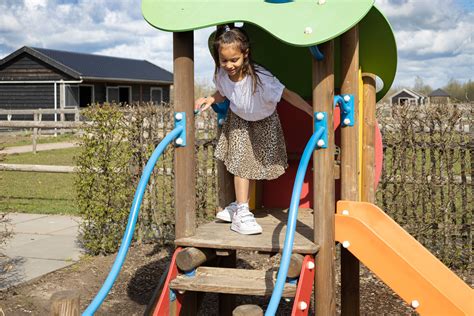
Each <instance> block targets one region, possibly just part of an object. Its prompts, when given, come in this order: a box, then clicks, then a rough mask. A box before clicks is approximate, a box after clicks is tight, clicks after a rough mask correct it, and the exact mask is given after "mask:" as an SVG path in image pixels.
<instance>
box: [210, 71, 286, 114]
mask: <svg viewBox="0 0 474 316" xmlns="http://www.w3.org/2000/svg"><path fill="white" fill-rule="evenodd" d="M255 70H256V74H257V76H258V77H259V78H260V81H261V85H260V84H257V88H256V91H255V93H253V82H252V77H250V76H246V77H245V78H244V79H242V80H240V81H237V82H233V81H232V80H230V78H229V76H228V74H227V73H226V71H225V70H224V69H222V68H219V71H218V72H217V74H216V75H215V76H214V84H215V85H216V89H217V91H219V93H220V94H221V95H222V96H225V97H226V98H227V99H229V101H230V109H231V110H232V112H234V113H235V114H237V115H238V116H240V117H241V118H243V119H244V120H247V121H259V120H263V119H264V118H266V117H269V116H270V115H272V114H273V112H275V109H276V106H277V103H278V102H279V101H280V100H281V96H282V94H283V89H284V88H285V86H284V85H283V84H282V83H281V82H280V81H279V80H278V79H277V78H276V77H275V76H273V75H272V74H271V73H270V72H269V71H268V70H266V69H265V68H263V67H261V66H255Z"/></svg>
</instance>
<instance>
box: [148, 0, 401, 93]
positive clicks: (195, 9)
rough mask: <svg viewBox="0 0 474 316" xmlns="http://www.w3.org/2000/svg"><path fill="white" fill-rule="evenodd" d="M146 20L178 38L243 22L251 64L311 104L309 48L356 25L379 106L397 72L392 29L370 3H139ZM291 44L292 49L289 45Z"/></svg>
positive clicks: (150, 0) (176, 0)
mask: <svg viewBox="0 0 474 316" xmlns="http://www.w3.org/2000/svg"><path fill="white" fill-rule="evenodd" d="M142 11H143V16H144V17H145V19H146V20H147V21H148V22H149V23H150V24H151V25H153V26H155V27H156V28H159V29H162V30H166V31H171V32H181V31H189V30H195V29H199V28H204V27H208V26H213V25H220V24H225V23H232V22H237V21H239V22H246V23H244V28H245V29H246V31H247V33H248V34H249V37H250V40H251V42H252V43H251V44H252V55H253V58H254V60H255V61H256V62H257V63H259V64H262V65H263V66H265V67H266V68H268V69H269V70H270V71H272V73H274V74H275V75H276V76H277V77H278V78H279V79H280V80H281V81H282V82H283V83H284V84H285V85H286V86H287V87H288V88H289V89H291V90H293V91H295V92H297V93H299V94H300V95H301V96H303V97H305V98H307V99H310V98H311V95H312V93H311V82H312V80H311V58H312V56H311V54H310V52H309V49H308V48H307V47H308V46H312V45H315V44H319V43H323V42H326V41H328V40H331V39H334V38H336V40H335V41H336V58H335V60H336V64H335V68H336V69H335V73H336V78H335V81H336V87H339V86H340V84H339V76H338V69H339V63H338V62H337V61H338V59H339V55H340V49H341V48H340V47H339V46H340V45H339V40H338V38H337V36H339V35H340V34H342V33H344V32H345V31H347V30H348V29H350V28H351V27H352V26H354V25H355V24H357V23H359V36H360V42H359V51H360V66H361V68H362V71H363V72H370V73H373V74H376V75H377V76H378V77H379V78H380V79H381V80H382V81H383V84H384V85H383V88H382V89H381V90H380V91H379V92H378V93H377V100H380V99H381V98H382V97H383V96H384V95H385V94H386V93H387V91H388V90H389V89H390V86H391V85H392V83H393V80H394V78H395V72H396V67H397V48H396V43H395V38H394V36H393V32H392V29H391V27H390V24H389V23H388V21H387V19H386V18H385V17H384V15H383V14H382V13H381V12H380V11H379V10H378V9H377V8H376V7H374V6H373V0H357V1H348V0H325V3H324V4H318V1H317V0H295V1H293V2H288V3H268V2H265V1H264V0H242V1H236V0H211V1H203V0H201V1H198V0H142ZM288 44H290V45H288Z"/></svg>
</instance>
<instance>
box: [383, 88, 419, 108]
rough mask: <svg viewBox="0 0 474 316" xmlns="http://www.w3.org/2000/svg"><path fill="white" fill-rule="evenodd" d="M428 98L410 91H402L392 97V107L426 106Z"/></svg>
mask: <svg viewBox="0 0 474 316" xmlns="http://www.w3.org/2000/svg"><path fill="white" fill-rule="evenodd" d="M427 101H428V100H427V97H426V96H424V95H422V94H420V93H418V92H415V91H413V90H410V89H402V90H400V91H398V92H396V93H394V94H392V95H391V96H390V105H424V104H426V103H427Z"/></svg>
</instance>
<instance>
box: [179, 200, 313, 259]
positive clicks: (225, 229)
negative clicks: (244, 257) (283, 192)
mask: <svg viewBox="0 0 474 316" xmlns="http://www.w3.org/2000/svg"><path fill="white" fill-rule="evenodd" d="M254 214H255V219H256V220H257V222H258V223H259V224H260V225H261V226H262V228H263V233H262V234H258V235H241V234H239V233H236V232H234V231H232V230H230V224H229V223H223V222H219V221H213V222H210V223H206V224H203V225H201V226H199V227H198V228H197V229H196V233H195V234H194V235H193V236H189V237H183V238H179V239H176V240H175V244H176V245H177V246H184V247H197V248H213V249H235V250H256V251H264V252H281V251H282V249H283V244H284V241H285V234H286V221H287V218H288V210H286V209H284V210H282V209H265V210H257V211H254ZM313 236H314V232H313V211H312V210H311V209H303V208H301V209H299V212H298V220H297V223H296V232H295V238H294V243H293V251H292V252H293V253H301V254H315V253H316V252H318V250H319V245H318V244H317V243H314V242H313Z"/></svg>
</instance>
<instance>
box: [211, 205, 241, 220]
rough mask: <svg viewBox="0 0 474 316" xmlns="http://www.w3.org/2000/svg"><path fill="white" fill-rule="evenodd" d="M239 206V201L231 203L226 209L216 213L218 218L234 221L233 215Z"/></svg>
mask: <svg viewBox="0 0 474 316" xmlns="http://www.w3.org/2000/svg"><path fill="white" fill-rule="evenodd" d="M237 207H238V204H237V202H232V203H230V204H229V205H228V206H226V208H225V209H223V210H222V211H220V212H218V213H217V214H216V218H217V219H220V220H221V221H224V222H227V223H230V222H232V217H233V216H234V213H235V212H237Z"/></svg>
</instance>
